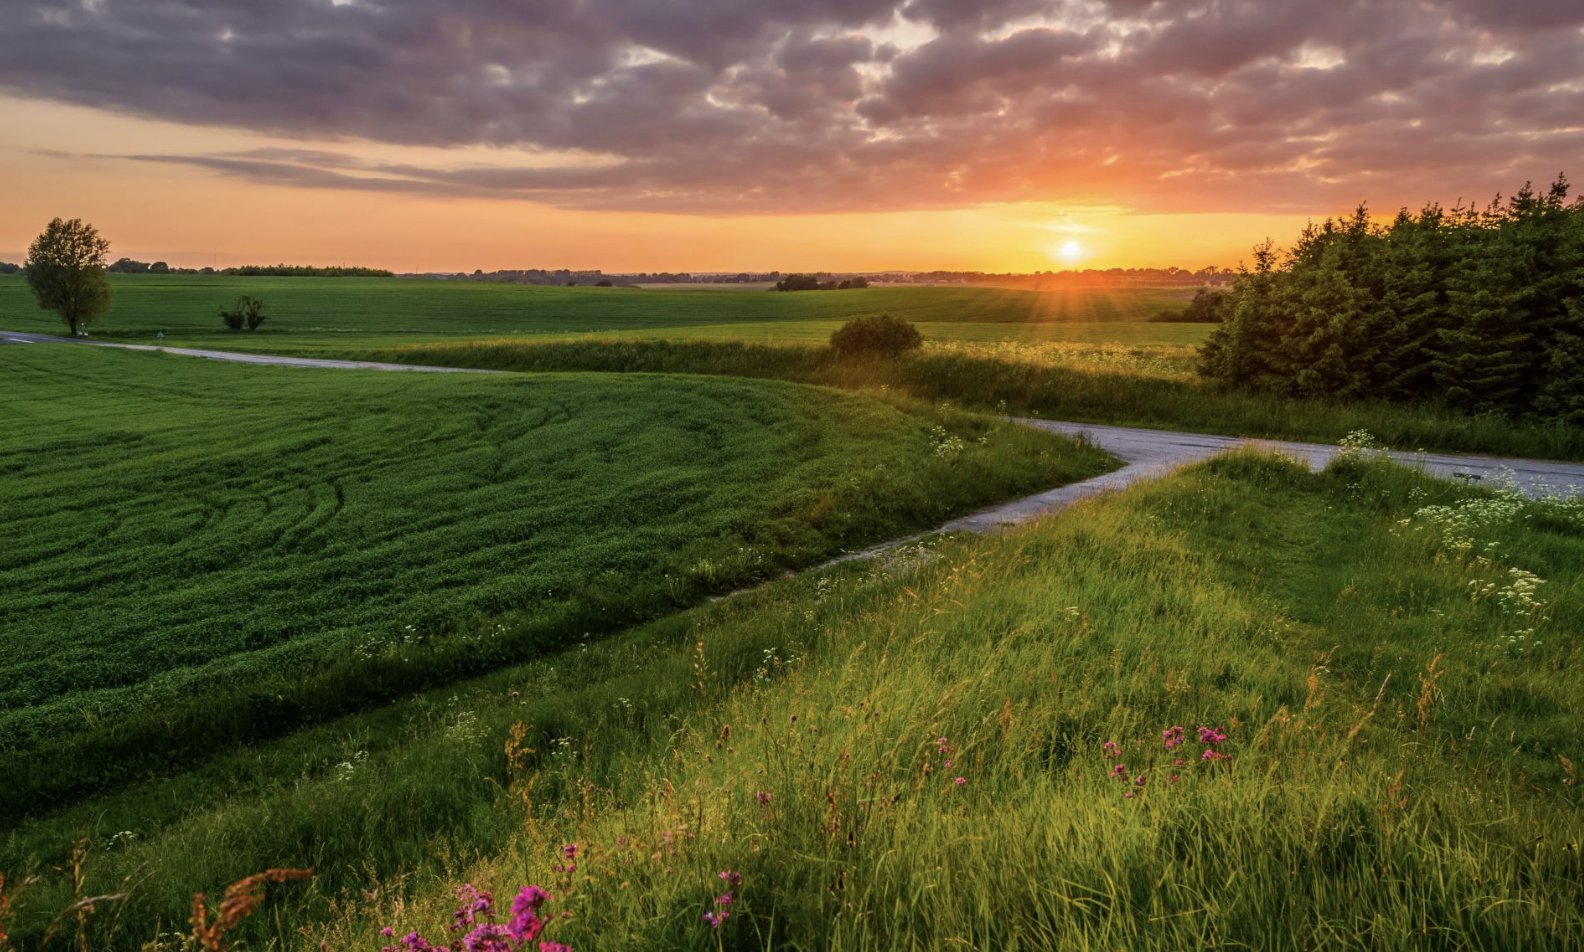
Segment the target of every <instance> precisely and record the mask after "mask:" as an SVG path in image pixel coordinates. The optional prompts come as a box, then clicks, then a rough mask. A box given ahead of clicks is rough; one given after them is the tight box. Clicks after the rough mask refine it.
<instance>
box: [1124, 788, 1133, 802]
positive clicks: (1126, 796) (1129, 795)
mask: <svg viewBox="0 0 1584 952" xmlns="http://www.w3.org/2000/svg"><path fill="white" fill-rule="evenodd" d="M1122 799H1124V800H1131V799H1133V791H1131V790H1129V791H1128V792H1127V793H1124V794H1122Z"/></svg>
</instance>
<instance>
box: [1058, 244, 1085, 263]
mask: <svg viewBox="0 0 1584 952" xmlns="http://www.w3.org/2000/svg"><path fill="white" fill-rule="evenodd" d="M1051 257H1052V258H1055V259H1056V260H1057V261H1060V262H1061V263H1062V264H1064V265H1067V266H1068V267H1071V266H1073V265H1075V264H1077V263H1078V262H1080V261H1082V260H1083V259H1084V258H1085V257H1086V254H1085V252H1084V246H1083V245H1081V244H1079V243H1078V239H1076V238H1068V239H1067V240H1066V241H1064V242H1062V243H1061V244H1059V245H1056V246H1054V247H1053V248H1052V249H1051Z"/></svg>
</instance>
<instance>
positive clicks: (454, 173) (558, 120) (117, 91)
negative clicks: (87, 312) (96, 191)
mask: <svg viewBox="0 0 1584 952" xmlns="http://www.w3.org/2000/svg"><path fill="white" fill-rule="evenodd" d="M1580 49H1584V8H1581V7H1580V6H1579V4H1578V3H1577V2H1576V0H1534V2H1527V3H1523V4H1518V5H1516V6H1514V5H1512V4H1505V3H1499V2H1497V0H1337V2H1334V3H1314V2H1311V0H1182V2H1170V3H1168V2H1164V0H804V2H800V3H797V4H788V3H785V2H781V0H581V2H578V3H569V2H566V0H525V2H512V3H508V2H505V0H452V2H447V3H443V4H441V3H434V2H432V0H350V2H348V0H341V2H333V0H274V2H271V3H269V4H260V3H256V2H253V0H208V2H205V3H203V4H194V3H191V2H188V0H113V2H111V0H106V2H94V3H88V2H82V0H46V2H22V3H20V4H18V3H13V4H12V5H11V7H10V8H9V9H8V11H7V25H6V29H5V30H4V31H0V90H4V91H6V92H8V93H11V94H14V95H21V96H26V97H34V98H43V99H50V100H57V101H62V102H69V103H74V104H79V105H87V106H92V107H96V108H101V109H106V110H112V111H116V112H120V113H125V114H130V115H136V116H145V117H152V118H158V119H163V120H171V121H176V122H182V123H190V124H196V125H211V126H212V125H219V126H228V127H236V128H242V129H247V130H253V131H256V132H260V133H264V134H269V135H273V136H277V137H279V138H280V139H281V140H282V143H281V147H280V148H277V149H272V150H266V152H264V153H258V152H255V153H243V154H219V155H180V154H171V155H146V154H145V155H137V156H127V157H126V158H128V159H134V160H136V161H140V162H159V163H176V164H182V165H187V166H191V167H197V168H203V169H207V170H210V171H212V172H215V173H218V174H222V175H228V176H234V177H239V178H243V179H246V180H250V181H257V182H268V183H273V184H288V185H292V186H296V187H305V188H336V189H372V190H381V191H393V192H409V193H414V194H425V195H470V196H499V197H512V198H524V199H531V200H534V201H541V202H549V203H552V204H557V205H562V206H568V207H586V208H632V209H656V210H674V211H694V212H708V213H717V214H734V213H744V214H746V213H763V212H788V211H811V212H812V211H833V210H875V209H894V208H921V207H951V206H960V205H966V204H973V203H980V202H993V201H1014V200H1022V199H1037V200H1044V201H1066V202H1085V201H1094V202H1104V203H1108V204H1114V203H1123V204H1126V205H1128V206H1130V207H1134V208H1137V209H1141V210H1149V211H1174V210H1181V211H1203V210H1223V209H1226V208H1229V207H1233V208H1238V209H1241V210H1249V211H1292V210H1305V211H1307V210H1310V209H1313V208H1315V207H1317V206H1334V205H1337V204H1339V203H1343V204H1345V203H1351V202H1354V201H1357V200H1360V199H1364V198H1369V199H1372V200H1373V201H1374V202H1375V203H1376V204H1377V205H1386V206H1390V205H1392V204H1395V203H1398V202H1411V203H1417V202H1420V201H1424V200H1428V199H1432V198H1443V199H1444V198H1447V197H1449V196H1451V197H1456V196H1457V195H1462V196H1465V197H1473V196H1480V195H1484V194H1485V193H1487V192H1489V191H1492V190H1494V189H1496V188H1511V187H1512V186H1513V185H1515V184H1516V181H1517V180H1521V179H1523V178H1527V177H1534V178H1546V177H1549V176H1551V175H1552V174H1554V173H1555V172H1556V171H1558V170H1559V169H1563V168H1565V166H1566V164H1567V161H1568V160H1569V159H1570V158H1575V157H1576V156H1578V155H1580V154H1584V153H1581V152H1580V150H1579V140H1580V129H1581V123H1580V120H1579V119H1578V118H1577V117H1578V116H1580V115H1584V56H1580V55H1579V51H1580ZM307 142H315V143H324V142H329V143H331V148H316V149H307V148H300V147H297V146H295V145H294V144H293V143H307ZM368 143H378V144H381V148H380V149H379V150H371V149H369V148H368V146H367V144H368ZM390 145H396V146H439V147H450V146H470V147H478V146H485V147H498V148H500V149H501V150H502V154H516V153H518V152H521V153H524V154H532V155H536V156H546V157H550V158H546V159H545V160H544V161H534V162H531V163H530V162H525V163H524V164H523V166H522V167H519V168H513V167H502V166H501V165H499V164H492V165H477V164H476V165H467V164H457V165H450V166H419V165H416V164H408V165H398V164H393V163H388V162H387V163H378V162H373V161H370V160H367V159H365V158H363V157H362V156H363V155H365V154H369V153H370V152H374V151H378V152H379V153H380V154H387V153H389V151H390V150H389V149H388V148H387V147H388V146H390ZM360 150H361V151H360ZM107 151H108V150H107ZM1581 174H1584V173H1581Z"/></svg>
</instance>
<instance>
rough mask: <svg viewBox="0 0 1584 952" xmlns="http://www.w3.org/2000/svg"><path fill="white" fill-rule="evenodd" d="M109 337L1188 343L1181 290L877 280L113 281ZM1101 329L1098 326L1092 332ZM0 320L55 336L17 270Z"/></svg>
mask: <svg viewBox="0 0 1584 952" xmlns="http://www.w3.org/2000/svg"><path fill="white" fill-rule="evenodd" d="M111 278H112V280H111V285H112V288H113V294H114V302H113V305H112V311H111V313H110V315H109V317H108V318H107V319H106V320H105V321H104V322H103V324H102V325H100V326H98V327H96V328H95V329H94V332H93V333H94V336H96V337H100V338H103V339H107V340H127V341H139V342H147V341H149V340H150V339H152V338H153V336H154V334H155V332H156V331H159V330H163V331H164V332H165V335H166V342H167V343H170V344H173V345H175V344H190V345H194V346H205V347H221V346H224V347H230V348H236V349H247V350H275V351H280V352H294V353H295V352H310V351H315V350H348V349H359V348H365V347H370V346H387V345H391V344H400V343H422V342H429V341H435V340H467V339H488V338H501V337H522V338H528V339H542V338H565V337H567V336H578V335H591V334H592V335H620V336H625V337H665V338H669V337H676V338H691V337H705V338H717V339H719V338H728V339H738V338H744V339H775V340H824V339H825V338H828V337H829V336H830V332H831V331H832V330H834V329H835V328H836V327H838V326H839V325H840V324H841V323H842V322H844V321H846V320H848V319H850V318H853V317H857V316H861V315H865V314H880V313H887V312H889V313H892V314H895V315H897V316H899V317H904V318H906V319H908V320H910V321H914V322H917V323H920V324H923V325H925V328H924V329H925V334H926V336H928V337H932V338H936V339H959V338H960V339H967V340H1001V339H1020V340H1054V341H1069V340H1080V341H1094V340H1122V341H1123V342H1125V343H1168V344H1183V343H1198V342H1199V341H1200V340H1202V339H1203V336H1204V333H1205V330H1204V329H1203V328H1200V327H1196V326H1192V325H1177V326H1172V325H1164V324H1148V323H1143V322H1146V321H1148V319H1149V318H1150V317H1151V316H1153V315H1154V314H1156V313H1157V312H1159V311H1161V310H1162V309H1171V308H1181V307H1182V306H1183V305H1184V304H1185V303H1186V301H1187V299H1188V297H1189V296H1190V294H1189V293H1188V292H1183V291H1178V290H1115V291H1113V290H1083V291H1050V292H1035V291H1017V290H1008V289H1004V288H964V287H945V288H943V287H877V288H867V289H864V290H857V291H830V292H819V291H811V292H793V293H776V292H772V291H764V290H746V291H744V290H717V289H705V290H678V289H672V290H665V291H658V290H642V289H636V288H592V287H583V288H559V287H544V286H524V285H509V284H489V283H477V282H471V281H426V280H409V279H402V278H334V279H326V278H243V277H230V276H219V277H208V276H197V275H173V276H157V275H112V276H111ZM242 294H251V295H254V296H257V297H260V298H263V299H264V301H265V303H266V309H265V313H266V314H267V315H268V320H267V321H266V323H265V324H264V325H263V326H262V327H261V328H259V329H258V330H257V331H255V332H251V333H237V332H231V331H227V330H226V329H225V328H224V327H223V326H222V324H221V321H220V319H219V317H217V316H216V315H217V313H218V312H219V310H220V309H221V308H224V307H228V306H230V305H231V303H232V302H233V301H234V300H235V299H236V298H237V297H238V296H239V295H242ZM1099 325H1104V326H1103V327H1101V326H1099ZM0 327H4V328H6V329H8V330H19V331H34V332H40V333H55V332H58V331H59V329H60V322H59V321H58V320H56V319H54V318H53V316H52V315H49V314H47V313H45V312H42V311H40V310H38V308H37V307H36V306H35V305H34V302H33V299H32V295H31V293H30V292H29V290H28V288H27V285H26V283H25V282H23V281H22V279H20V278H18V277H14V276H12V277H0Z"/></svg>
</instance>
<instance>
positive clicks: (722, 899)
mask: <svg viewBox="0 0 1584 952" xmlns="http://www.w3.org/2000/svg"><path fill="white" fill-rule="evenodd" d="M731 904H732V894H731V893H729V892H728V893H721V894H720V895H719V896H716V897H715V905H717V906H720V907H721V908H723V909H724V908H725V907H727V906H729V905H731Z"/></svg>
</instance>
